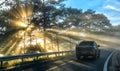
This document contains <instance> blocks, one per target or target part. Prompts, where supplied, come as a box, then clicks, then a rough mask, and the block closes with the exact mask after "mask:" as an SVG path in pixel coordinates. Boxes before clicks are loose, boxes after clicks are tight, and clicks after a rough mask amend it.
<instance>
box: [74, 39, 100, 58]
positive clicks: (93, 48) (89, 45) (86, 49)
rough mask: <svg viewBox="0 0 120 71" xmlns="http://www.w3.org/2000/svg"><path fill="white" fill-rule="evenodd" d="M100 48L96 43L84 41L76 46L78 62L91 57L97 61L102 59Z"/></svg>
mask: <svg viewBox="0 0 120 71" xmlns="http://www.w3.org/2000/svg"><path fill="white" fill-rule="evenodd" d="M99 47H100V45H98V44H97V43H96V42H95V41H82V42H80V43H79V44H77V45H76V57H77V59H78V60H79V59H81V58H86V57H90V56H91V57H92V58H95V59H97V58H99V57H100V49H99Z"/></svg>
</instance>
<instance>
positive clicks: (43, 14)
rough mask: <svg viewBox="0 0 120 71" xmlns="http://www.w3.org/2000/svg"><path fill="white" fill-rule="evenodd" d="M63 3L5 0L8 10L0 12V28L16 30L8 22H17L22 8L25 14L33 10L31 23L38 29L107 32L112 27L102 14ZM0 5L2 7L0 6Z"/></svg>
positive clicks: (58, 0) (49, 0)
mask: <svg viewBox="0 0 120 71" xmlns="http://www.w3.org/2000/svg"><path fill="white" fill-rule="evenodd" d="M7 1H9V2H7ZM64 1H65V0H6V2H4V3H5V5H6V6H7V7H8V9H5V10H1V11H0V27H2V26H6V27H8V28H11V29H18V27H15V26H12V23H11V22H10V23H9V22H8V21H9V20H11V19H14V20H15V19H16V20H18V18H19V17H17V16H16V15H15V14H16V13H18V14H21V13H19V11H18V10H19V9H20V8H21V6H23V7H24V9H26V13H28V11H27V9H28V7H31V9H33V10H32V12H33V13H32V16H31V17H32V20H31V22H33V23H34V25H35V26H37V27H39V28H45V29H48V28H56V29H58V28H59V29H72V28H77V29H79V30H81V31H108V30H110V29H111V27H112V25H111V23H110V21H109V20H108V18H107V17H106V16H105V15H104V14H98V13H96V12H95V11H93V10H91V9H88V10H87V11H84V12H83V11H82V9H76V8H71V7H69V8H68V7H65V4H64ZM0 5H1V6H2V4H0ZM15 11H16V12H15ZM11 13H13V14H11ZM20 18H22V17H20ZM3 24H4V25H3Z"/></svg>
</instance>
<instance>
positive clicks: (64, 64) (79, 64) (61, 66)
mask: <svg viewBox="0 0 120 71" xmlns="http://www.w3.org/2000/svg"><path fill="white" fill-rule="evenodd" d="M111 52H112V51H111V50H109V49H107V50H105V49H104V50H101V56H100V58H99V59H92V58H87V59H83V60H77V59H76V57H75V56H73V57H65V58H61V59H57V60H54V61H46V62H42V63H40V62H36V63H34V64H31V65H28V66H21V67H18V68H17V67H16V68H15V69H13V70H8V71H102V70H103V66H104V62H105V60H106V59H107V57H108V55H109V54H110V53H111Z"/></svg>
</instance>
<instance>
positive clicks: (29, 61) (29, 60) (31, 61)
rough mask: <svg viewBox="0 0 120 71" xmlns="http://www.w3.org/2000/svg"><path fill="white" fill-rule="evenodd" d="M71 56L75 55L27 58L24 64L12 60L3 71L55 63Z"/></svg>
mask: <svg viewBox="0 0 120 71" xmlns="http://www.w3.org/2000/svg"><path fill="white" fill-rule="evenodd" d="M70 56H73V54H64V55H63V56H62V55H59V56H57V57H56V56H54V57H53V56H52V57H47V56H42V57H38V58H35V57H34V58H25V59H24V60H23V62H22V59H17V60H11V61H5V62H4V65H3V67H2V68H1V69H3V70H4V69H5V70H6V69H13V68H15V67H18V66H26V65H30V64H34V63H36V62H37V63H38V62H39V63H43V62H47V61H54V60H57V59H63V58H68V57H70Z"/></svg>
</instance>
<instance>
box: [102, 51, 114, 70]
mask: <svg viewBox="0 0 120 71" xmlns="http://www.w3.org/2000/svg"><path fill="white" fill-rule="evenodd" d="M114 52H115V51H113V52H112V53H111V54H110V55H109V56H108V58H107V60H106V61H105V63H104V67H103V71H108V62H109V60H110V58H111V57H112V55H113V53H114Z"/></svg>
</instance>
